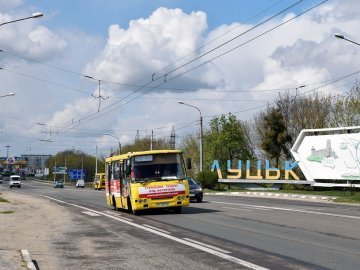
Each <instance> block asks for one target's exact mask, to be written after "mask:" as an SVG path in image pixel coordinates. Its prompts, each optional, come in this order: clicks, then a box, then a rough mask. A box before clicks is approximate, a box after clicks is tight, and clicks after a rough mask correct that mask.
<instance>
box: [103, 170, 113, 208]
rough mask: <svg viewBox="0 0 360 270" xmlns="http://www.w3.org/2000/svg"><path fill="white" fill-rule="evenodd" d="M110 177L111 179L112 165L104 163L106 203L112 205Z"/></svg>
mask: <svg viewBox="0 0 360 270" xmlns="http://www.w3.org/2000/svg"><path fill="white" fill-rule="evenodd" d="M111 179H112V166H111V163H107V164H106V179H105V192H106V197H107V200H108V205H113V202H112V193H113V190H112V186H111Z"/></svg>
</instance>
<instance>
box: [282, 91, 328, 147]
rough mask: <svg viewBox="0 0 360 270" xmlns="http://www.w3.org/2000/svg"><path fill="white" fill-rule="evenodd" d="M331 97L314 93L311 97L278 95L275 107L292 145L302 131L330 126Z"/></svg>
mask: <svg viewBox="0 0 360 270" xmlns="http://www.w3.org/2000/svg"><path fill="white" fill-rule="evenodd" d="M332 98H333V97H332V96H331V95H322V94H319V93H314V94H312V95H311V96H304V95H303V96H295V97H294V96H290V93H286V94H282V95H279V97H278V99H277V100H276V106H275V107H277V108H279V109H280V111H281V112H282V114H283V116H284V119H285V125H286V129H287V132H288V134H289V135H290V136H291V138H292V143H294V140H295V139H296V138H297V136H298V135H299V133H300V131H301V130H302V129H312V128H326V127H329V126H330V119H331V100H332Z"/></svg>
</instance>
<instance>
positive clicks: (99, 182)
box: [93, 173, 105, 190]
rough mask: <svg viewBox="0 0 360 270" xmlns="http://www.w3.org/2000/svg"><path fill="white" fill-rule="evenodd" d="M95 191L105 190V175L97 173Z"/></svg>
mask: <svg viewBox="0 0 360 270" xmlns="http://www.w3.org/2000/svg"><path fill="white" fill-rule="evenodd" d="M93 186H94V189H96V190H100V189H105V173H96V174H95V177H94V185H93Z"/></svg>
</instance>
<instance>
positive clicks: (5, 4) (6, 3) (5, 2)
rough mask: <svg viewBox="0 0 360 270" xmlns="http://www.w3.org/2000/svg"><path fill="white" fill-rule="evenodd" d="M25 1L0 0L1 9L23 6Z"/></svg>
mask: <svg viewBox="0 0 360 270" xmlns="http://www.w3.org/2000/svg"><path fill="white" fill-rule="evenodd" d="M23 3H24V1H23V0H0V10H2V11H7V10H11V9H13V8H16V7H19V6H21V5H22V4H23Z"/></svg>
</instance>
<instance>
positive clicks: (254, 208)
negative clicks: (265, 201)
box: [223, 206, 269, 211]
mask: <svg viewBox="0 0 360 270" xmlns="http://www.w3.org/2000/svg"><path fill="white" fill-rule="evenodd" d="M223 208H225V209H231V210H239V211H252V210H261V211H269V209H262V208H259V207H249V206H243V208H233V207H223Z"/></svg>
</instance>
